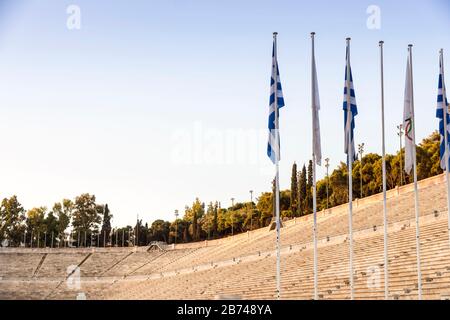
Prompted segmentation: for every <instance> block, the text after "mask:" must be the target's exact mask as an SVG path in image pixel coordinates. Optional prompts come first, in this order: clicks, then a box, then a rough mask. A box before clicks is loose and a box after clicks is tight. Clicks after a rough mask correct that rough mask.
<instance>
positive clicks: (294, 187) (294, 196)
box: [290, 162, 298, 216]
mask: <svg viewBox="0 0 450 320" xmlns="http://www.w3.org/2000/svg"><path fill="white" fill-rule="evenodd" d="M297 201H298V181H297V164H296V163H295V162H294V164H293V165H292V174H291V203H290V207H291V213H292V215H293V216H295V215H296V214H297V210H298V202H297Z"/></svg>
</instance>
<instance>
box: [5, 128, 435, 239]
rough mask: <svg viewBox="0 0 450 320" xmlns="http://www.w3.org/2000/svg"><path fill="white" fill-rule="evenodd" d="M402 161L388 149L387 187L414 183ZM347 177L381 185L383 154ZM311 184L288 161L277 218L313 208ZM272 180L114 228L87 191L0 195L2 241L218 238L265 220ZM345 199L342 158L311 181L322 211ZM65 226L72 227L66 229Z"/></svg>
mask: <svg viewBox="0 0 450 320" xmlns="http://www.w3.org/2000/svg"><path fill="white" fill-rule="evenodd" d="M439 143H440V137H439V134H438V133H437V132H434V133H432V134H431V135H430V136H429V137H427V138H425V139H424V140H422V142H421V143H420V144H419V145H418V146H417V175H418V179H419V180H420V179H425V178H428V177H431V176H434V175H437V174H440V173H442V169H441V168H440V163H439ZM403 162H404V150H403V149H402V150H401V151H399V152H397V153H396V154H394V155H392V154H387V155H386V172H387V189H392V188H395V187H396V186H397V185H403V184H406V183H410V182H412V177H411V176H410V175H407V174H405V173H404V172H402V170H401V165H403ZM352 178H353V181H354V183H353V195H354V197H355V198H357V197H360V196H361V195H362V196H363V197H366V196H370V195H373V194H376V193H379V192H381V191H382V159H381V156H380V155H378V154H375V153H369V154H367V155H365V156H364V157H363V158H362V159H358V160H356V161H355V163H354V165H353V170H352ZM361 182H362V183H361ZM312 184H313V183H312V161H311V160H310V161H309V163H308V165H307V166H306V165H303V166H302V168H301V169H300V170H299V169H298V168H297V164H296V163H294V164H293V165H292V172H291V186H290V189H288V190H282V191H280V212H281V216H282V218H285V219H286V218H293V217H300V216H304V215H307V214H311V213H312ZM271 185H272V191H271V192H263V193H261V195H260V196H259V197H257V198H256V203H255V202H238V203H236V204H234V205H233V206H231V207H228V208H222V206H221V203H220V202H218V201H214V202H209V203H208V204H205V203H204V202H202V201H200V199H198V198H196V199H195V200H194V202H193V203H192V204H191V205H190V206H186V207H185V210H184V216H183V217H182V218H179V219H176V220H174V221H172V222H169V221H164V220H161V219H158V220H156V221H154V222H153V223H152V224H151V225H150V226H149V225H148V224H147V223H145V224H143V222H142V220H138V221H137V222H136V224H135V225H134V226H130V225H128V226H125V227H120V228H112V226H111V220H112V218H113V216H112V214H111V212H110V210H109V208H108V205H107V204H98V203H96V198H95V195H90V194H87V193H85V194H81V195H80V196H78V197H76V198H75V199H74V200H73V201H72V200H70V199H63V200H62V201H61V202H57V203H55V204H54V205H53V207H52V209H51V210H48V209H47V208H46V207H35V208H32V209H29V210H25V209H24V208H23V207H22V205H21V204H20V202H19V200H18V199H17V196H15V195H13V196H11V197H10V198H4V199H3V200H2V202H1V206H0V245H1V244H3V245H10V246H19V245H24V244H26V245H27V246H34V247H35V246H40V247H43V246H47V247H50V246H53V247H57V246H59V247H60V246H67V245H70V246H100V247H102V246H132V245H147V244H148V243H150V242H151V241H164V242H167V243H186V242H192V241H201V240H208V239H217V238H221V237H226V236H229V235H232V234H238V233H242V232H246V231H249V230H253V229H257V228H261V227H265V226H268V225H269V224H270V222H271V220H272V217H273V211H274V194H275V192H274V181H272V182H271ZM361 186H362V189H361ZM327 189H328V192H327ZM327 194H328V196H327ZM346 202H348V172H347V165H346V164H345V163H343V162H341V163H340V164H339V165H338V167H337V168H336V169H334V170H333V172H332V173H331V174H330V175H329V176H325V177H324V178H323V179H320V180H318V181H317V208H318V210H323V209H326V208H327V207H334V206H337V205H340V204H343V203H346ZM69 227H71V228H70V230H71V231H70V234H69V235H67V230H68V229H69ZM5 240H7V243H5Z"/></svg>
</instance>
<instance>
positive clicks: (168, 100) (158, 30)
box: [0, 0, 450, 225]
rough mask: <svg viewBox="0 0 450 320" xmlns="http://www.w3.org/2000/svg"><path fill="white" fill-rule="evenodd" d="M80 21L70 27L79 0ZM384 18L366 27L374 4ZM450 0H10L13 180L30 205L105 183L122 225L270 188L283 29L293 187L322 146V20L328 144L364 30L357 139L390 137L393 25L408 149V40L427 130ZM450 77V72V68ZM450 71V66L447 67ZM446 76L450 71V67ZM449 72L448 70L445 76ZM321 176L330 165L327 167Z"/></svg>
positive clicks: (8, 153)
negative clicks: (316, 96)
mask: <svg viewBox="0 0 450 320" xmlns="http://www.w3.org/2000/svg"><path fill="white" fill-rule="evenodd" d="M72 4H74V5H77V6H79V8H80V10H81V29H79V30H77V29H75V30H70V29H68V28H67V24H66V22H67V19H68V18H69V16H70V14H68V13H67V12H66V9H67V7H68V6H69V5H72ZM372 4H374V5H377V6H378V7H379V8H380V10H381V11H380V14H381V15H380V18H381V20H380V21H381V28H380V29H369V28H368V27H367V23H366V22H367V19H368V18H369V16H370V14H368V13H367V12H366V10H367V8H368V6H369V5H372ZM449 14H450V4H449V2H448V1H445V0H441V1H438V0H435V1H361V0H359V1H356V0H355V1H323V0H316V1H265V0H251V1H250V0H249V1H242V0H227V1H225V0H223V1H210V0H209V1H207V0H204V1H200V0H198V1H194V0H191V1H186V0H184V1H181V0H177V1H174V0H168V1H138V0H134V1H125V0H124V1H112V0H109V1H101V0H97V1H93V0H73V1H52V0H35V1H31V0H30V1H24V0H11V1H6V0H3V1H1V2H0V144H1V149H0V150H1V151H0V196H1V197H2V198H3V197H9V196H11V195H13V194H16V195H17V196H18V197H19V200H20V201H21V202H22V204H23V205H24V207H25V208H27V209H30V208H32V207H34V206H47V207H49V208H51V206H52V205H53V203H54V202H56V201H60V200H61V199H62V198H74V197H75V196H76V195H79V194H81V193H84V192H89V193H93V194H95V195H96V196H97V200H98V202H99V203H105V202H106V203H108V205H109V207H110V208H111V211H112V214H113V215H114V221H113V224H114V225H118V224H120V225H123V224H131V223H133V222H134V221H135V219H136V215H137V214H139V216H140V217H142V218H143V219H144V221H145V222H151V221H153V220H155V219H157V218H163V219H169V220H172V219H173V212H174V210H175V209H179V210H180V211H183V208H184V206H185V205H186V204H191V202H192V201H193V200H194V198H195V197H199V198H200V199H201V200H202V201H205V202H209V201H215V200H218V201H221V203H222V206H224V207H226V206H229V205H230V203H231V201H230V198H231V197H234V198H236V201H248V200H249V197H250V195H249V190H250V189H252V190H254V194H255V196H258V195H259V194H260V193H261V192H263V191H268V190H270V181H271V177H272V176H273V174H274V171H273V170H274V168H273V167H272V166H271V162H270V160H269V158H268V157H267V156H266V144H267V117H268V101H269V80H270V68H271V50H272V32H273V31H278V33H279V38H278V60H279V67H280V76H281V82H282V85H283V91H284V96H285V102H286V107H285V108H283V109H282V111H281V115H280V127H281V148H282V150H281V152H282V154H281V157H282V159H281V162H280V170H281V177H280V179H281V181H280V183H281V187H282V188H289V185H290V173H291V172H290V171H291V166H292V163H293V162H294V161H297V163H298V164H299V165H302V164H303V163H305V162H306V161H308V159H309V158H310V154H311V124H310V122H311V111H310V36H309V34H310V32H311V31H315V32H316V34H317V36H316V63H317V69H318V79H319V91H320V100H321V111H320V121H321V129H322V153H323V155H324V158H325V157H329V158H331V168H334V167H335V166H336V165H337V164H338V163H339V161H342V160H344V159H345V155H344V152H343V148H344V139H343V134H344V131H343V111H342V99H343V86H344V63H345V38H346V37H348V36H350V37H352V44H351V45H352V71H353V78H354V85H355V91H356V99H357V103H358V110H359V115H358V116H357V118H356V130H355V140H356V143H360V142H364V143H365V145H366V148H365V149H366V152H377V153H381V135H380V129H381V122H380V103H379V101H380V89H379V87H380V85H379V79H380V77H379V50H378V41H379V40H384V41H385V82H386V134H387V141H386V142H387V152H395V150H398V144H399V141H398V138H397V135H396V125H398V124H399V123H401V122H402V113H403V91H404V82H405V80H404V79H405V67H406V55H407V50H406V49H407V45H408V44H409V43H413V44H414V49H413V54H414V57H413V63H414V80H415V102H416V103H415V108H416V136H417V140H418V141H420V140H421V139H422V138H424V137H425V136H427V135H428V134H429V133H431V132H432V131H433V130H435V129H436V128H437V125H438V120H437V119H436V118H435V107H436V102H435V101H436V93H437V79H438V51H439V49H440V48H444V50H445V59H446V69H447V70H450V64H449V62H448V61H449V60H450V37H449V31H448V30H450V18H449V16H450V15H449ZM447 79H450V73H449V75H447ZM449 81H450V80H449ZM447 82H448V81H447ZM447 86H450V84H447ZM317 170H318V178H320V177H322V176H323V175H324V172H325V168H324V167H318V169H317Z"/></svg>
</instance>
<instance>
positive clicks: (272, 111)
mask: <svg viewBox="0 0 450 320" xmlns="http://www.w3.org/2000/svg"><path fill="white" fill-rule="evenodd" d="M314 37H315V33H314V32H312V33H311V109H312V131H313V132H312V138H313V143H312V146H313V150H312V160H313V245H314V260H313V261H314V299H316V300H317V299H318V298H319V291H318V255H317V254H318V252H317V204H316V165H319V166H320V165H321V160H322V152H321V143H320V124H319V110H320V100H319V89H318V80H317V71H316V61H315V51H314V50H315V48H314V40H315V39H314ZM350 40H351V39H350V38H347V39H346V42H347V47H346V65H345V85H344V102H343V110H344V133H345V135H344V140H345V148H344V151H345V153H346V154H347V167H348V195H349V198H348V199H349V201H348V223H349V227H348V228H349V230H348V232H349V238H348V240H349V279H350V298H351V299H352V300H353V299H354V297H355V288H354V272H353V230H352V222H353V218H352V214H353V208H352V199H353V195H352V164H353V161H355V160H356V152H355V141H354V134H353V131H354V128H355V116H356V115H357V114H358V110H357V105H356V97H355V90H354V87H353V77H352V70H351V66H350ZM383 45H384V42H383V41H380V42H379V48H380V71H381V122H382V173H383V223H384V243H383V244H384V289H385V290H384V291H385V299H388V298H389V265H388V262H389V260H388V236H387V235H388V232H387V227H388V226H387V225H388V220H387V207H386V163H385V128H384V65H383V59H384V57H383ZM284 105H285V104H284V99H283V92H282V87H281V82H280V73H279V68H278V60H277V33H276V32H274V33H273V51H272V77H271V89H270V103H269V141H268V146H267V155H268V156H269V158H270V159H271V160H272V162H273V163H274V164H275V170H276V174H275V219H276V294H277V298H278V299H279V298H280V297H281V269H280V224H281V222H280V199H279V161H280V136H279V110H280V108H282V107H284ZM444 111H445V116H444ZM436 117H437V118H439V119H440V121H439V133H440V136H441V143H440V158H441V168H442V169H444V170H445V172H446V182H447V204H448V215H449V218H448V231H449V241H450V180H449V165H448V164H449V138H450V115H449V111H448V102H447V98H446V90H445V82H444V62H443V50H442V49H441V50H440V56H439V85H438V98H437V111H436ZM403 127H404V128H405V167H404V170H405V172H406V173H408V174H410V173H411V170H412V171H413V177H414V206H415V227H416V256H417V283H418V298H419V299H422V275H421V266H420V229H419V198H418V189H417V166H416V141H415V121H414V92H413V70H412V45H408V56H407V66H406V80H405V98H404V110H403ZM444 128H445V129H444ZM444 132H446V133H444Z"/></svg>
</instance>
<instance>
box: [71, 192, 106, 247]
mask: <svg viewBox="0 0 450 320" xmlns="http://www.w3.org/2000/svg"><path fill="white" fill-rule="evenodd" d="M102 209H103V207H102V206H97V204H96V203H95V195H90V194H88V193H84V194H82V195H80V196H78V197H76V198H75V203H74V211H73V219H72V226H73V228H74V231H75V234H76V236H77V237H78V239H80V244H82V243H84V242H86V243H87V239H88V237H89V236H90V234H91V232H92V231H94V230H97V229H98V225H99V224H100V222H101V215H100V213H101V211H102ZM85 236H86V238H85Z"/></svg>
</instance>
